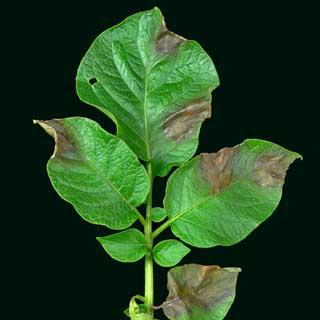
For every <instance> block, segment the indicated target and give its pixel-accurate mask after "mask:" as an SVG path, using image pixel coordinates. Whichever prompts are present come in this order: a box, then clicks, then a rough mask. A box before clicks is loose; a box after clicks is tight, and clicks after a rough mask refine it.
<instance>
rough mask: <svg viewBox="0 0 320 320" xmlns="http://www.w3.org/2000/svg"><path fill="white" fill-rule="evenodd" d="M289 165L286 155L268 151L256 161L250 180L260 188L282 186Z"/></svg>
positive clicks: (289, 161) (288, 158)
mask: <svg viewBox="0 0 320 320" xmlns="http://www.w3.org/2000/svg"><path fill="white" fill-rule="evenodd" d="M290 163H291V160H290V157H288V155H286V154H281V153H280V154H279V152H272V151H270V152H268V153H265V154H263V155H262V156H260V157H259V158H258V159H257V161H256V163H255V168H254V170H253V172H252V174H251V178H252V180H254V181H255V182H256V183H257V184H258V185H260V186H262V187H275V186H282V185H283V184H284V179H285V176H286V172H287V169H288V167H289V165H290Z"/></svg>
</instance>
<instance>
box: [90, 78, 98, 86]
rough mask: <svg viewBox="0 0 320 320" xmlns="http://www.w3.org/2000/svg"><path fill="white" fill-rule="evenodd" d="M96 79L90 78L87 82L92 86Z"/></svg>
mask: <svg viewBox="0 0 320 320" xmlns="http://www.w3.org/2000/svg"><path fill="white" fill-rule="evenodd" d="M97 81H98V80H97V79H96V78H92V79H90V80H89V83H90V84H91V85H92V86H93V85H94V84H95V83H96V82H97Z"/></svg>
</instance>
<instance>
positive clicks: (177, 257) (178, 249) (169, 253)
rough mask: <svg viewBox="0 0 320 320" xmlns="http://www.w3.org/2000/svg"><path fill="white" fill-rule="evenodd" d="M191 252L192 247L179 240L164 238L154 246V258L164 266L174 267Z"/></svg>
mask: <svg viewBox="0 0 320 320" xmlns="http://www.w3.org/2000/svg"><path fill="white" fill-rule="evenodd" d="M189 252H190V249H189V248H188V247H186V246H185V245H184V244H183V243H182V242H180V241H178V240H164V241H161V242H160V243H158V244H157V245H156V246H155V247H154V248H153V258H154V260H155V262H156V263H157V264H158V265H160V266H162V267H173V266H175V265H176V264H178V263H179V262H180V261H181V259H182V258H183V257H184V256H186V255H187V254H188V253H189Z"/></svg>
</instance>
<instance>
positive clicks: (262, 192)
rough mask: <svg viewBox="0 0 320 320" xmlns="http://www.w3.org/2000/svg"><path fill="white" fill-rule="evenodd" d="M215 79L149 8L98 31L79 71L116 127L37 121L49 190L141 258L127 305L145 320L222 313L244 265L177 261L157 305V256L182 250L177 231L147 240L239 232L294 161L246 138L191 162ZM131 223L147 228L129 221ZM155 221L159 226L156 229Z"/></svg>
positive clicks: (210, 243)
mask: <svg viewBox="0 0 320 320" xmlns="http://www.w3.org/2000/svg"><path fill="white" fill-rule="evenodd" d="M218 84H219V79H218V75H217V73H216V70H215V67H214V65H213V62H212V61H211V59H210V57H209V56H208V55H207V54H206V52H205V51H204V50H203V49H202V48H201V46H200V45H199V44H198V43H197V42H195V41H192V40H187V39H185V38H183V37H181V36H178V35H176V34H174V33H173V32H171V31H169V30H168V29H167V28H166V26H165V23H164V20H163V16H162V14H161V12H160V10H159V9H158V8H155V9H153V10H150V11H145V12H141V13H137V14H135V15H133V16H130V17H128V18H127V19H125V20H124V21H123V22H122V23H120V24H118V25H116V26H114V27H113V28H110V29H108V30H106V31H105V32H103V33H102V34H101V35H99V36H98V37H97V39H96V40H95V41H94V42H93V44H92V45H91V47H90V48H89V50H88V52H87V53H86V54H85V56H84V58H83V59H82V61H81V64H80V67H79V69H78V73H77V77H76V87H77V93H78V95H79V97H80V99H81V100H83V101H84V102H87V103H88V104H90V105H93V106H95V107H97V108H98V109H99V110H101V111H102V112H103V113H104V114H106V115H107V116H108V117H110V118H111V119H112V120H113V121H114V122H115V123H116V125H117V135H116V136H114V135H112V134H110V133H108V132H106V131H105V130H103V129H102V128H101V127H100V126H99V125H98V124H97V123H96V122H94V121H92V120H89V119H86V118H80V117H73V118H66V119H53V120H48V121H35V123H38V124H39V125H40V126H42V127H43V128H44V129H45V131H46V132H47V133H48V134H50V135H51V136H52V137H53V138H54V140H55V150H54V154H53V155H52V157H51V158H50V160H49V161H48V165H47V171H48V175H49V178H50V181H51V183H52V185H53V187H54V189H55V190H56V191H57V193H58V194H59V195H60V196H61V197H62V198H63V199H64V200H66V201H67V202H69V203H71V204H72V205H73V207H74V208H75V210H76V211H77V212H78V214H79V215H80V216H81V217H82V218H83V219H84V220H86V221H88V222H90V223H93V224H98V225H103V226H106V227H109V228H111V229H115V230H123V229H126V230H124V231H121V232H119V233H114V234H112V235H108V236H105V237H98V238H97V240H98V241H99V242H100V243H101V245H102V247H103V249H104V250H105V251H106V252H107V253H108V254H109V255H110V256H111V257H112V258H113V259H115V260H118V261H120V262H135V261H138V260H140V259H141V258H143V257H145V275H146V276H145V294H144V296H140V295H135V296H134V297H133V298H132V299H131V301H130V304H129V308H128V309H127V310H126V311H125V314H126V315H127V316H128V317H130V318H131V319H132V320H153V319H154V316H153V310H154V309H159V308H162V309H163V311H164V313H165V315H166V316H167V317H168V318H169V319H173V320H200V319H201V320H212V319H213V320H222V319H223V318H224V316H225V315H226V313H227V311H228V310H229V308H230V306H231V304H232V302H233V300H234V297H235V288H236V281H237V276H238V273H239V271H240V269H238V268H220V267H218V266H201V265H196V264H187V265H184V266H182V267H175V268H173V269H171V270H170V271H169V272H168V290H169V295H168V298H167V300H166V301H165V302H164V303H163V304H162V305H161V306H160V307H155V306H154V302H153V296H154V294H153V260H155V262H156V263H157V264H159V265H160V266H163V267H171V266H174V265H176V264H178V263H179V262H180V261H181V259H182V258H183V257H184V256H186V255H187V254H188V253H189V252H190V249H189V248H188V247H186V246H185V245H184V244H183V243H182V242H180V241H178V240H173V239H170V240H164V241H161V242H159V243H158V244H156V245H155V246H154V244H155V241H154V240H155V238H156V237H157V236H158V235H159V234H160V233H162V232H163V231H164V230H165V229H167V228H169V227H170V228H171V230H172V232H173V234H174V235H175V236H177V237H178V238H179V239H180V240H182V241H183V242H185V243H187V244H189V245H191V246H195V247H203V248H207V247H214V246H218V245H222V246H230V245H233V244H235V243H237V242H239V241H241V240H243V239H244V238H245V237H247V236H248V235H249V234H250V233H251V232H252V231H253V230H254V229H255V228H256V227H257V226H258V225H260V224H261V223H262V222H263V221H265V220H266V219H267V218H268V217H269V216H270V215H271V214H272V213H273V212H274V210H275V209H276V208H277V206H278V204H279V201H280V199H281V193H282V187H283V184H284V180H285V175H286V171H287V169H288V167H289V165H290V164H291V163H292V162H293V161H294V160H295V159H298V158H301V156H300V155H299V154H297V153H295V152H292V151H289V150H287V149H285V148H283V147H281V146H279V145H276V144H274V143H271V142H268V141H263V140H254V139H251V140H245V141H244V142H243V143H242V144H240V145H237V146H235V147H232V148H223V149H221V150H220V151H218V152H217V153H211V154H200V155H199V156H196V157H194V158H193V159H191V157H192V156H193V155H194V153H195V151H196V149H197V146H198V136H199V130H200V127H201V125H202V123H203V121H204V120H205V119H206V118H209V117H210V116H211V92H212V90H213V89H215V88H216V87H217V86H218ZM139 159H140V160H143V161H144V162H145V164H146V167H147V170H146V169H145V167H144V166H143V164H142V163H141V162H140V161H139ZM190 159H191V160H190ZM174 166H176V167H179V168H178V169H177V170H176V171H175V172H174V173H173V174H172V175H171V176H170V177H169V179H168V182H167V188H166V194H165V199H164V208H159V207H155V208H152V186H153V182H154V177H155V176H165V175H167V174H168V172H169V171H170V169H171V168H172V167H174ZM141 205H145V207H146V214H145V215H143V214H142V213H141V210H140V208H138V207H140V206H141ZM137 220H139V222H140V224H141V227H142V228H141V230H143V233H142V232H141V231H139V230H138V229H136V228H130V229H128V228H129V227H130V226H131V225H132V224H133V223H135V222H136V221H137ZM153 222H156V223H161V224H160V226H159V227H158V228H157V229H156V230H153ZM137 228H138V226H137ZM137 300H140V301H141V302H142V303H141V304H138V303H137Z"/></svg>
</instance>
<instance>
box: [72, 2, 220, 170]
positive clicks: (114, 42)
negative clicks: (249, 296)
mask: <svg viewBox="0 0 320 320" xmlns="http://www.w3.org/2000/svg"><path fill="white" fill-rule="evenodd" d="M76 84H77V93H78V95H79V97H80V99H81V100H83V101H84V102H86V103H89V104H91V105H93V106H95V107H97V108H98V109H100V110H101V111H102V112H104V113H105V114H106V115H108V116H109V117H111V119H113V121H114V122H115V123H116V125H117V129H118V131H117V135H118V136H119V137H121V138H122V139H123V140H124V141H125V142H126V143H127V144H128V145H129V147H130V148H131V149H132V150H133V151H134V152H135V153H136V154H137V155H138V157H139V158H141V159H143V160H146V161H151V163H152V167H153V174H154V175H160V176H164V175H166V174H167V173H168V171H169V170H170V168H171V167H172V166H175V165H180V164H181V163H184V162H186V161H187V160H189V159H190V158H191V157H192V155H193V154H194V152H195V151H196V149H197V145H198V135H199V130H200V126H201V124H202V122H203V121H204V120H205V119H206V118H209V117H210V116H211V91H212V90H213V89H215V88H216V87H217V86H218V84H219V79H218V75H217V72H216V70H215V67H214V65H213V62H212V61H211V59H210V57H209V56H208V55H207V54H206V52H205V51H204V50H203V49H202V48H201V46H200V45H199V44H198V43H197V42H195V41H191V40H187V39H184V38H182V37H180V36H178V35H176V34H174V33H172V32H170V31H168V29H167V28H166V26H165V23H164V19H163V16H162V14H161V12H160V10H159V9H158V8H155V9H153V10H150V11H145V12H141V13H137V14H134V15H132V16H130V17H128V18H127V19H125V20H124V21H123V22H122V23H120V24H118V25H116V26H114V27H112V28H110V29H108V30H106V31H105V32H103V33H102V34H101V35H99V36H98V37H97V38H96V40H95V41H94V42H93V44H92V45H91V47H90V48H89V50H88V52H87V53H86V54H85V56H84V58H83V59H82V61H81V64H80V66H79V69H78V73H77V77H76Z"/></svg>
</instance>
